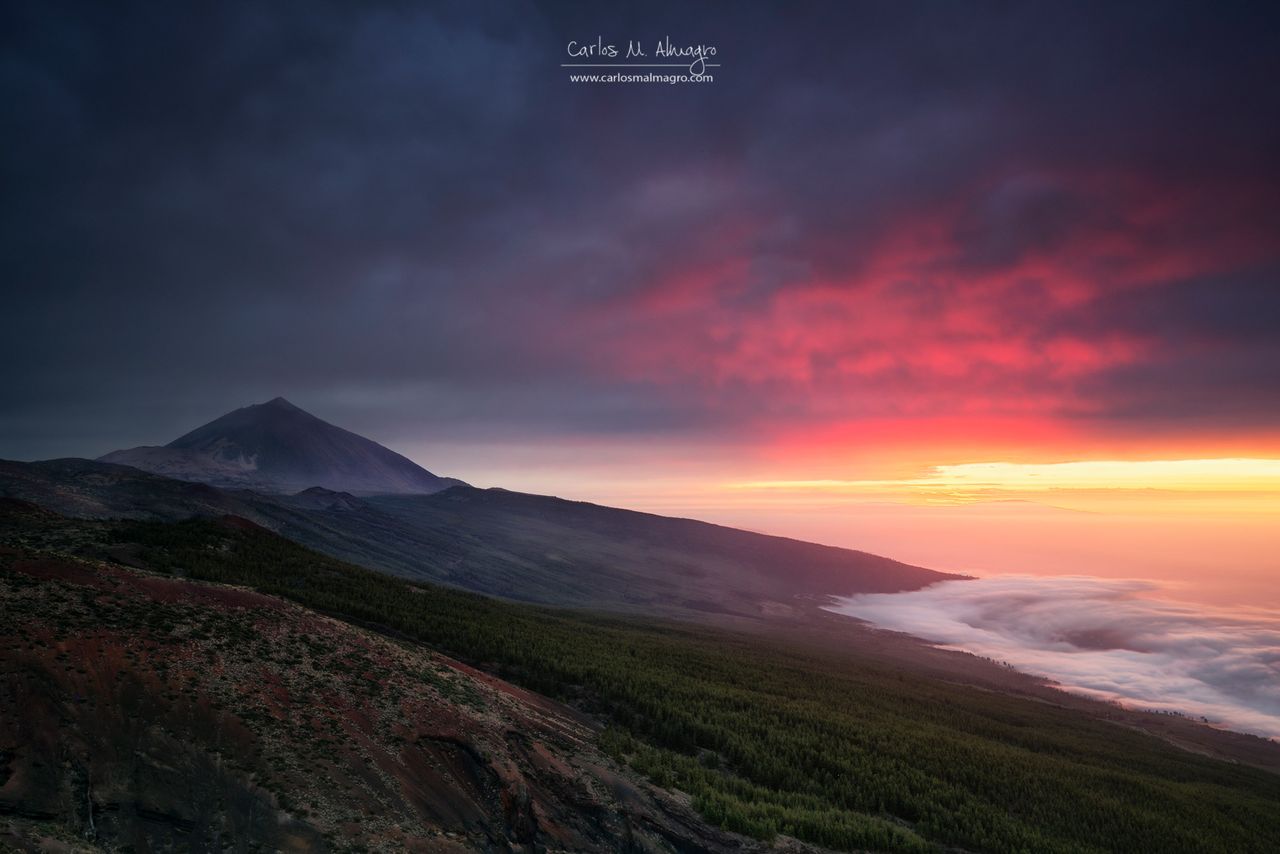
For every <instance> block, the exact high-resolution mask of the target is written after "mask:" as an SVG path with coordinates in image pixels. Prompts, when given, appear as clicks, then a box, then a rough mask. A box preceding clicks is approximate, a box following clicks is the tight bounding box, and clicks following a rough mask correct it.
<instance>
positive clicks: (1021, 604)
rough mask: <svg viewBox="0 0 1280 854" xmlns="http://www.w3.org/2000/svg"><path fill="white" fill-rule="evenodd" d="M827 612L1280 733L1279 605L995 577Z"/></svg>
mask: <svg viewBox="0 0 1280 854" xmlns="http://www.w3.org/2000/svg"><path fill="white" fill-rule="evenodd" d="M831 610H833V611H836V612H837V613H841V614H846V615H848V616H851V617H857V618H858V619H862V620H867V621H869V622H871V623H874V624H875V625H877V626H881V627H883V628H886V629H892V630H895V631H901V632H907V633H909V634H913V635H916V636H917V637H920V638H924V639H925V640H929V641H932V642H934V643H937V644H941V645H944V646H948V647H953V648H957V649H964V650H967V651H969V652H972V653H975V654H978V655H984V656H988V657H990V658H994V659H997V660H1001V661H1007V662H1009V663H1010V664H1012V665H1013V666H1015V667H1017V668H1018V669H1020V670H1024V671H1026V672H1029V673H1035V674H1038V675H1042V676H1046V677H1048V678H1050V679H1053V680H1055V681H1057V682H1058V683H1060V684H1061V685H1062V686H1063V687H1064V688H1067V689H1069V690H1072V691H1076V692H1079V693H1082V694H1087V695H1089V696H1093V697H1097V698H1100V699H1104V700H1113V701H1118V702H1121V703H1123V704H1125V705H1128V706H1132V707H1135V708H1143V709H1157V710H1162V711H1174V712H1180V713H1183V714H1189V715H1195V716H1203V717H1206V718H1208V719H1209V720H1210V721H1212V722H1214V723H1216V724H1219V725H1222V726H1226V727H1229V728H1231V729H1236V730H1241V731H1244V732H1251V733H1255V734H1257V735H1262V736H1266V737H1269V738H1280V613H1278V612H1275V611H1266V610H1261V609H1248V608H1241V609H1232V610H1225V609H1217V608H1211V607H1202V606H1198V605H1192V604H1187V603H1178V602H1170V601H1166V600H1164V599H1162V598H1160V588H1159V586H1158V585H1156V584H1154V583H1152V582H1149V581H1141V580H1116V579H1104V578H1095V577H1089V576H1062V577H1030V576H997V577H991V578H982V579H976V580H972V581H948V582H943V583H941V584H936V585H934V586H932V587H928V588H925V589H924V590H917V591H914V592H910V593H894V594H868V595H861V596H853V597H848V598H845V599H843V600H841V601H840V602H839V604H837V605H835V606H833V607H832V608H831Z"/></svg>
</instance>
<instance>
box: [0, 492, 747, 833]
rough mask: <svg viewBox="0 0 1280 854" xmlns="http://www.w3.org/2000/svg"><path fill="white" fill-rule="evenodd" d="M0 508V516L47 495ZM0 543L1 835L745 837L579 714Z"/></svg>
mask: <svg viewBox="0 0 1280 854" xmlns="http://www.w3.org/2000/svg"><path fill="white" fill-rule="evenodd" d="M4 513H5V515H6V517H7V519H8V525H9V528H10V530H11V531H12V530H13V529H14V528H15V527H22V526H23V525H24V524H28V523H29V521H30V519H31V517H33V516H40V515H42V514H43V511H40V510H38V509H36V508H32V507H24V506H21V505H16V504H15V503H13V502H9V503H8V504H7V506H6V508H4ZM23 517H25V519H24V518H23ZM225 524H227V525H231V526H234V525H237V524H247V523H242V522H235V521H228V522H226V523H225ZM30 527H31V528H34V527H37V526H34V525H32V526H30ZM9 543H10V544H9V545H8V546H6V547H5V548H4V550H3V553H2V554H0V846H2V845H5V844H7V845H9V846H11V847H14V848H17V849H19V850H79V849H89V850H97V849H98V848H99V847H101V848H102V849H103V850H136V851H162V850H182V851H222V850H237V851H248V850H283V851H312V850H380V851H406V850H409V851H415V850H416V851H448V850H458V851H462V850H495V851H497V850H504V851H505V850H529V851H533V850H552V851H554V850H572V851H591V850H597V851H614V850H634V851H661V850H702V851H718V850H731V849H732V850H739V848H740V846H741V845H743V844H744V840H742V839H741V838H738V837H734V836H733V835H731V834H728V833H725V832H723V831H718V830H715V829H713V828H711V827H709V826H708V825H707V824H706V823H705V822H703V821H701V820H700V819H698V818H697V816H696V814H695V813H693V812H692V811H691V810H690V809H689V808H688V806H687V805H686V804H684V803H682V802H681V801H680V800H678V799H677V798H675V797H673V796H671V795H669V794H667V793H664V792H662V791H661V790H658V789H656V788H654V787H653V786H651V785H649V784H647V783H645V782H643V781H641V780H640V779H638V778H637V777H636V776H635V775H633V774H631V773H628V772H627V771H625V770H622V769H620V768H619V767H618V766H617V765H616V764H615V763H614V762H612V761H611V760H610V759H608V758H607V757H605V756H604V755H602V754H601V753H600V752H599V750H598V749H597V748H596V747H595V746H594V742H595V736H596V730H597V725H596V724H595V723H594V722H593V721H592V720H590V719H588V718H586V717H584V716H583V715H581V714H579V713H577V712H574V711H573V710H571V709H569V708H567V707H564V706H561V705H558V704H556V703H553V702H551V701H549V700H546V699H544V698H541V697H538V696H536V695H533V694H531V693H529V692H527V691H524V690H521V689H519V688H516V687H514V686H512V685H510V684H507V683H506V682H503V681H501V680H499V679H496V678H493V677H491V676H487V675H485V674H483V673H480V672H478V671H476V670H473V669H471V668H469V667H466V666H465V665H462V664H460V663H458V662H456V661H453V660H451V659H448V658H446V657H443V656H441V655H439V654H436V653H433V652H431V651H430V650H428V649H425V648H423V647H421V646H418V645H415V644H412V643H408V642H405V641H400V640H396V639H392V638H389V637H385V636H382V635H379V634H376V633H373V632H370V631H366V630H363V629H360V628H356V627H353V626H351V625H349V624H347V623H344V622H339V621H337V620H334V619H331V618H329V617H326V616H324V615H321V614H318V613H316V612H314V611H309V610H307V609H305V608H302V607H300V606H297V605H294V604H291V603H288V602H285V601H282V600H280V599H278V598H274V597H271V596H265V595H262V594H259V593H255V592H252V591H250V590H247V589H243V588H235V587H228V586H221V585H216V584H208V583H200V582H196V581H191V580H186V579H182V578H175V577H163V576H160V575H156V574H153V573H149V572H147V571H145V570H141V569H134V568H126V567H124V566H122V565H120V564H118V563H116V564H108V563H103V562H98V561H91V560H83V559H79V558H75V557H71V556H66V555H61V554H58V553H56V552H53V551H50V550H49V549H48V548H42V549H31V548H28V547H25V546H23V545H17V546H15V545H14V544H13V543H14V540H13V538H12V537H10V538H9ZM406 595H412V594H409V593H406ZM751 844H752V845H757V844H756V843H751Z"/></svg>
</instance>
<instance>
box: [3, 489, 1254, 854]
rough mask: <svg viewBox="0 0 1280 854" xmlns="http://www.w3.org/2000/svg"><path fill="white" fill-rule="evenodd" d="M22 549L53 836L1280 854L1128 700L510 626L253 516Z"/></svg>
mask: <svg viewBox="0 0 1280 854" xmlns="http://www.w3.org/2000/svg"><path fill="white" fill-rule="evenodd" d="M0 547H2V548H3V549H4V551H2V552H0V582H2V583H3V589H4V591H5V592H4V598H3V599H0V604H3V606H4V613H3V614H0V627H3V628H0V633H3V634H4V637H3V638H2V639H0V641H2V642H3V646H0V663H2V664H3V668H4V671H5V674H6V675H5V680H4V682H3V684H4V685H6V686H16V687H15V689H14V691H15V692H11V693H9V694H4V695H0V702H3V703H8V704H9V705H8V706H6V707H5V708H4V709H2V710H0V711H2V712H3V714H0V721H4V722H8V721H17V722H18V723H17V724H15V725H14V726H13V727H11V728H9V729H7V730H5V734H4V738H5V739H7V740H6V741H5V742H4V743H2V744H0V756H3V757H4V763H5V768H4V770H3V771H2V772H0V780H4V782H0V812H4V813H7V814H8V815H9V816H11V817H12V816H18V817H19V818H18V820H17V828H18V830H17V832H18V833H21V834H27V835H28V836H29V835H30V834H34V833H40V832H47V833H51V832H52V830H49V828H50V826H52V828H53V830H58V832H61V833H63V834H71V833H75V834H78V833H81V832H83V831H85V830H87V829H90V828H89V816H90V815H91V814H92V815H93V816H94V825H93V829H94V831H95V832H98V833H103V834H107V833H110V834H125V833H126V828H129V827H132V828H134V830H132V831H128V832H137V833H151V834H156V835H154V836H151V837H147V838H149V839H154V840H156V841H157V842H159V843H163V842H164V840H166V839H179V838H181V837H177V836H168V837H166V836H164V834H166V833H170V834H174V833H191V832H194V830H195V828H202V829H207V828H215V830H211V831H208V832H211V833H214V834H215V836H214V837H213V841H214V842H215V843H221V842H227V841H230V840H236V841H237V842H239V841H241V840H243V839H246V838H248V839H251V840H254V841H258V842H259V844H260V845H262V846H264V847H293V848H295V849H298V850H321V849H323V848H326V847H335V848H340V849H341V848H349V847H359V846H364V847H368V848H373V849H377V850H405V849H406V848H410V849H411V848H412V847H413V846H414V845H416V844H421V845H422V847H423V849H424V850H448V849H447V848H446V847H445V846H446V843H447V842H452V843H455V844H456V845H457V846H458V847H468V848H488V849H491V850H492V849H499V850H505V849H507V847H508V846H515V845H518V844H526V845H529V846H532V850H542V848H543V847H545V848H547V849H556V848H561V849H566V848H567V849H569V850H592V848H600V847H602V846H603V847H604V848H606V849H608V850H625V849H628V848H629V849H630V850H654V851H657V850H680V851H715V850H721V849H723V848H724V847H726V846H728V847H733V846H737V845H739V844H741V845H744V846H745V845H747V844H748V843H746V842H745V840H742V839H741V838H740V837H732V836H726V835H724V834H725V833H726V832H728V831H736V832H740V833H744V834H747V835H749V836H751V837H753V838H756V839H759V840H760V841H761V843H762V844H768V845H771V846H774V847H777V846H783V847H787V848H789V849H794V847H795V846H796V845H798V843H795V842H794V841H788V840H787V838H786V837H795V838H798V839H801V840H805V841H807V842H808V843H812V844H815V845H821V846H825V847H830V848H835V849H839V850H873V851H913V852H926V851H933V852H942V851H945V850H965V851H991V852H1020V851H1035V852H1064V854H1066V852H1097V851H1178V852H1232V854H1236V852H1259V853H1260V854H1261V852H1270V851H1274V842H1275V840H1276V839H1277V838H1280V810H1277V809H1276V806H1277V804H1280V776H1277V775H1275V774H1271V773H1267V772H1264V771H1260V770H1256V769H1253V768H1249V767H1243V766H1240V765H1232V764H1228V763H1225V762H1220V761H1215V760H1212V759H1208V758H1205V757H1203V756H1200V755H1196V754H1193V753H1190V752H1187V751H1182V750H1178V749H1176V748H1174V747H1172V746H1170V745H1168V744H1166V743H1164V742H1163V741H1160V740H1158V739H1156V738H1152V737H1150V736H1147V735H1145V734H1143V733H1140V732H1137V731H1135V730H1134V729H1131V728H1129V722H1128V721H1125V722H1126V726H1123V727H1122V726H1116V725H1115V724H1114V723H1112V722H1110V717H1109V716H1110V714H1111V711H1110V707H1107V706H1102V705H1101V704H1093V707H1092V708H1093V711H1092V712H1090V711H1088V710H1087V707H1086V704H1085V703H1083V701H1074V702H1073V705H1072V706H1071V707H1066V706H1064V705H1060V704H1057V703H1054V702H1052V700H1051V699H1049V698H1048V697H1046V696H1044V695H1039V696H1033V697H1023V696H1014V695H1010V694H1006V693H1003V692H1001V691H999V690H993V687H992V685H990V684H987V685H982V686H981V687H979V686H970V685H966V684H958V683H959V682H960V681H962V680H964V679H965V677H964V675H963V673H964V668H962V667H945V668H942V669H941V671H940V672H942V673H943V674H944V675H943V678H937V677H936V676H935V675H932V672H925V671H922V670H921V669H920V668H917V667H915V666H912V665H908V664H904V662H905V661H906V659H904V658H893V657H889V656H886V655H885V653H884V650H883V648H880V649H876V650H874V652H873V653H868V652H864V651H863V650H862V648H861V647H862V643H861V641H862V639H865V638H868V637H872V636H873V633H869V632H865V631H862V630H859V632H858V633H856V634H853V635H849V636H846V637H845V641H846V642H845V643H843V644H840V645H837V646H834V647H827V648H822V647H818V646H815V645H813V644H811V643H809V642H808V641H807V640H806V639H805V638H804V637H802V636H801V635H798V634H796V633H795V632H791V631H787V632H781V633H779V632H773V633H754V634H748V633H741V632H733V631H726V630H722V629H712V628H708V627H697V626H693V625H690V624H687V623H684V624H679V623H660V622H659V623H654V622H653V621H647V622H642V621H638V620H634V619H623V618H618V617H601V616H593V615H589V614H583V613H575V612H570V611H565V610H556V609H543V608H536V607H532V606H528V605H519V604H513V603H507V602H502V601H499V600H495V599H488V598H484V597H480V596H475V595H472V594H468V593H463V592H459V591H454V590H449V589H446V588H441V587H435V586H432V585H426V584H417V583H412V582H406V581H404V580H402V579H396V578H392V577H389V576H387V575H385V574H382V573H377V572H370V571H367V570H362V569H359V568H356V567H353V566H350V565H347V564H343V563H341V562H339V561H336V560H333V559H331V558H326V557H324V556H322V555H318V554H316V553H314V552H310V551H307V550H306V549H303V548H301V547H299V546H297V545H295V544H293V543H290V542H288V541H286V540H283V539H281V538H279V537H276V536H275V535H273V534H271V533H269V532H267V531H265V530H262V529H260V528H257V527H256V526H254V525H252V524H249V523H247V522H244V521H238V520H234V519H228V520H220V521H218V520H190V521H186V522H180V523H160V522H95V521H75V520H68V519H63V518H59V517H57V516H55V515H52V514H49V513H47V512H42V511H40V510H38V509H37V508H33V507H31V506H30V505H25V504H20V503H17V502H8V503H7V505H3V506H0ZM126 567H128V568H126ZM197 580H200V581H201V582H203V583H197ZM209 582H215V583H213V584H210V583H209ZM229 584H231V585H239V586H236V587H231V586H223V585H229ZM245 586H248V587H250V588H253V589H254V591H256V592H249V591H247V590H246V589H245ZM274 597H282V598H285V599H290V600H292V601H293V602H294V603H297V604H296V605H295V604H284V603H282V602H281V601H280V599H277V598H274ZM298 606H304V607H298ZM308 609H310V610H308ZM324 615H327V616H324ZM332 618H339V619H341V620H343V621H345V623H339V622H335V621H334V619H332ZM832 619H833V620H838V618H835V617H833V618H832ZM841 622H844V621H841ZM358 626H366V627H370V628H376V629H377V630H378V631H379V632H381V633H382V634H383V635H384V636H386V637H392V638H395V639H396V640H395V641H394V642H393V641H388V640H385V639H384V638H382V637H378V636H375V635H373V634H370V633H369V632H368V631H366V630H361V629H359V628H358ZM874 637H875V638H876V639H877V640H876V643H878V644H881V645H883V643H885V642H886V638H887V637H888V636H885V635H883V634H882V633H874ZM433 650H436V651H433ZM440 652H443V653H445V654H447V655H449V656H451V659H447V658H443V657H441V655H440V654H439V653H440ZM937 655H938V656H944V657H949V659H950V660H953V661H954V660H971V659H970V657H961V656H958V655H956V654H952V653H942V652H938V653H937ZM457 659H462V660H465V661H466V662H468V663H469V664H470V665H472V666H474V667H478V668H480V669H482V670H484V671H487V672H490V673H494V674H497V675H498V676H501V677H503V678H504V679H506V680H509V681H511V682H516V683H518V684H520V685H522V686H524V688H526V689H530V690H536V691H539V692H541V693H543V694H546V695H550V696H553V697H555V698H557V699H558V700H559V701H561V702H564V703H567V704H569V706H570V707H571V708H566V707H563V706H559V705H557V704H555V703H551V702H550V701H548V700H545V699H541V698H538V697H535V696H533V695H529V694H525V693H522V692H520V691H519V690H517V689H514V688H511V687H510V686H508V685H506V684H505V683H503V682H501V681H494V679H493V678H492V677H489V676H483V675H481V674H479V673H478V672H476V671H473V670H470V669H469V668H467V667H466V666H463V665H460V664H458V663H457ZM597 721H598V722H599V725H603V726H604V727H605V728H604V729H600V728H598V725H597V724H596V723H595V722H597ZM1254 742H1256V744H1257V745H1258V748H1257V750H1258V752H1259V753H1261V752H1263V751H1265V750H1266V749H1267V748H1268V747H1271V748H1274V745H1269V743H1268V742H1264V741H1261V740H1257V739H1255V740H1254ZM601 753H604V754H607V755H608V756H609V757H611V758H612V759H613V761H614V762H617V763H622V764H623V765H624V766H625V767H626V768H628V769H630V771H622V770H619V769H618V768H617V767H616V766H615V765H613V764H611V763H610V762H609V761H608V760H606V759H605V758H604V757H602V756H601ZM634 773H638V774H643V775H644V776H645V777H646V778H647V780H648V783H640V782H638V781H636V780H635V779H634V778H631V777H630V776H629V775H630V774H634ZM660 789H665V790H668V791H669V792H670V793H671V794H663V792H662V791H659V790H660ZM188 801H189V802H191V803H192V804H195V805H196V806H193V807H191V808H186V807H184V806H183V804H185V803H187V802H188ZM682 804H687V805H689V807H691V808H692V809H693V810H695V811H696V812H697V814H698V815H699V816H701V818H700V819H699V818H695V817H694V816H693V815H691V814H690V813H689V812H688V811H685V810H684V809H683V807H682V806H681V805H682ZM81 805H83V807H82V806H81ZM526 806H527V808H526ZM264 813H265V815H266V816H268V818H264ZM41 822H44V824H41ZM50 822H51V823H52V825H50ZM708 825H715V826H717V827H719V828H721V829H722V830H719V831H717V830H713V829H712V828H710V827H708ZM0 828H3V825H0ZM139 828H142V829H141V830H139ZM175 828H176V830H175ZM202 832H205V831H203V830H202ZM448 833H454V834H455V836H452V837H450V836H448V835H447V834H448ZM243 834H250V835H249V836H248V837H246V836H244V835H243ZM326 834H327V835H326ZM530 834H532V835H530ZM717 834H720V835H717ZM133 838H136V837H133ZM110 839H111V841H112V842H113V844H116V843H123V842H125V841H126V837H125V836H122V835H113V836H111V837H110ZM602 839H607V841H606V842H601V841H600V840H602ZM422 840H426V841H425V843H424V842H422ZM133 844H135V846H136V847H139V848H140V847H141V846H138V845H137V844H136V843H133ZM117 847H122V845H117ZM738 850H741V849H738Z"/></svg>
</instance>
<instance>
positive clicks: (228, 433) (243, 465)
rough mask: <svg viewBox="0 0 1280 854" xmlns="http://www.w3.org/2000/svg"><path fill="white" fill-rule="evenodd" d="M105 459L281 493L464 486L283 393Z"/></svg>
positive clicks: (185, 477)
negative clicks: (304, 407) (165, 440)
mask: <svg viewBox="0 0 1280 854" xmlns="http://www.w3.org/2000/svg"><path fill="white" fill-rule="evenodd" d="M100 459H101V460H102V461H103V462H109V463H118V464H121V465H127V466H133V467H134V468H139V469H142V470H143V471H148V472H152V473H153V474H160V475H164V476H166V477H172V478H177V479H179V480H192V481H196V482H199V483H207V484H211V485H214V486H219V487H231V488H248V489H256V490H259V491H265V492H276V493H291V492H298V491H300V490H304V489H309V488H311V487H324V488H326V489H332V490H337V491H342V492H350V493H355V494H360V495H377V494H387V493H397V494H427V493H432V492H439V491H440V490H442V489H447V488H449V487H450V486H454V485H457V484H460V483H462V481H459V480H454V479H452V478H444V477H437V476H436V475H434V474H432V473H431V472H429V471H427V470H426V469H424V468H422V467H421V466H419V465H418V464H417V463H414V462H413V461H412V460H410V459H408V458H406V457H403V456H401V455H400V454H397V453H396V452H395V451H392V450H390V449H389V448H385V447H383V446H382V445H379V444H378V443H377V442H374V441H372V440H370V439H366V438H364V437H363V436H358V435H356V434H355V433H352V432H350V431H347V430H343V429H342V428H341V427H335V426H334V425H332V424H329V423H328V422H326V421H322V420H320V419H319V418H316V417H315V416H314V415H312V414H310V413H309V412H305V411H303V410H302V409H299V408H298V407H296V406H294V405H293V404H292V403H290V402H289V401H287V400H285V399H284V398H283V397H277V398H276V399H274V400H270V401H268V402H266V403H260V404H257V405H255V406H245V407H243V408H241V409H237V410H235V411H234V412H229V413H227V414H226V415H224V416H222V417H221V418H218V419H216V420H214V421H210V422H209V423H208V424H206V425H204V426H203V427H199V428H197V429H195V430H192V431H191V432H190V433H187V434H186V435H185V436H182V437H180V438H178V439H175V440H174V441H172V442H170V443H169V444H168V445H165V446H163V447H158V446H142V447H138V448H131V449H129V450H125V451H112V452H111V453H109V454H107V455H106V456H103V457H101V458H100Z"/></svg>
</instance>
